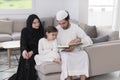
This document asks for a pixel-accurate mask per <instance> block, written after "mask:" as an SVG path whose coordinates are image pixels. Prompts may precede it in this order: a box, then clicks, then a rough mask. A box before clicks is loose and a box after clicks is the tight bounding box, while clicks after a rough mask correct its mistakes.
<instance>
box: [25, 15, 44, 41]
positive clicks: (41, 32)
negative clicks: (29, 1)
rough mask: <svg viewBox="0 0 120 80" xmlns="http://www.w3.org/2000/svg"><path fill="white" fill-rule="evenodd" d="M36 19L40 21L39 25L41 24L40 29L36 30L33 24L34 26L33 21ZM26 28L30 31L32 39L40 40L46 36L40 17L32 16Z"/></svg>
mask: <svg viewBox="0 0 120 80" xmlns="http://www.w3.org/2000/svg"><path fill="white" fill-rule="evenodd" d="M35 19H38V21H39V23H40V27H39V28H38V29H34V28H32V24H33V21H34V20H35ZM26 27H27V28H28V30H29V31H30V35H31V37H32V39H37V40H39V39H40V38H41V37H43V36H44V29H43V26H42V24H41V21H40V19H39V17H38V16H37V15H35V14H31V15H30V16H29V17H28V19H27V21H26Z"/></svg>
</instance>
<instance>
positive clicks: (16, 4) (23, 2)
mask: <svg viewBox="0 0 120 80" xmlns="http://www.w3.org/2000/svg"><path fill="white" fill-rule="evenodd" d="M34 5H35V0H0V14H17V13H18V14H20V13H29V12H32V11H33V10H34Z"/></svg>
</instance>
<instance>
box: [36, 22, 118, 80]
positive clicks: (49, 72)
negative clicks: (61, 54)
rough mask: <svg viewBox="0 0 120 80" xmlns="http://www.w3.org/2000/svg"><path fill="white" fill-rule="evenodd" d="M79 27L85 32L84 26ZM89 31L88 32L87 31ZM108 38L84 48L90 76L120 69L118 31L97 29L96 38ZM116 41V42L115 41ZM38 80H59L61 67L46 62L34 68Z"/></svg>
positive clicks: (107, 28)
mask: <svg viewBox="0 0 120 80" xmlns="http://www.w3.org/2000/svg"><path fill="white" fill-rule="evenodd" d="M79 26H80V27H81V28H82V29H83V30H86V29H87V28H86V27H88V26H87V25H85V24H79ZM88 31H89V30H88ZM106 34H107V35H108V36H109V41H108V42H102V43H96V44H93V45H91V46H88V47H86V48H85V50H86V52H87V53H88V56H89V61H90V66H89V70H90V76H95V75H100V74H104V73H109V72H112V71H116V70H119V69H120V64H118V63H119V56H120V54H119V52H120V49H119V48H120V41H119V40H118V39H119V33H118V31H112V29H110V28H109V27H106V28H103V29H102V28H101V27H97V37H99V36H103V35H106ZM117 40H118V41H117ZM35 68H36V70H37V73H38V76H39V78H40V80H60V73H61V65H60V64H56V63H54V62H46V63H44V64H42V65H41V66H35Z"/></svg>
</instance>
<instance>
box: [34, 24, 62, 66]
mask: <svg viewBox="0 0 120 80" xmlns="http://www.w3.org/2000/svg"><path fill="white" fill-rule="evenodd" d="M57 33H58V31H57V29H56V28H55V27H54V26H48V27H47V28H45V38H41V39H40V40H39V44H38V52H39V54H38V55H36V56H35V62H36V64H37V65H40V64H42V63H44V62H48V61H52V62H57V63H60V62H61V61H60V55H59V53H58V49H57V40H56V38H57Z"/></svg>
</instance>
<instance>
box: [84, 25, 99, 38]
mask: <svg viewBox="0 0 120 80" xmlns="http://www.w3.org/2000/svg"><path fill="white" fill-rule="evenodd" d="M85 32H86V34H87V35H88V36H90V38H96V37H97V30H96V26H87V27H86V28H85Z"/></svg>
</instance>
